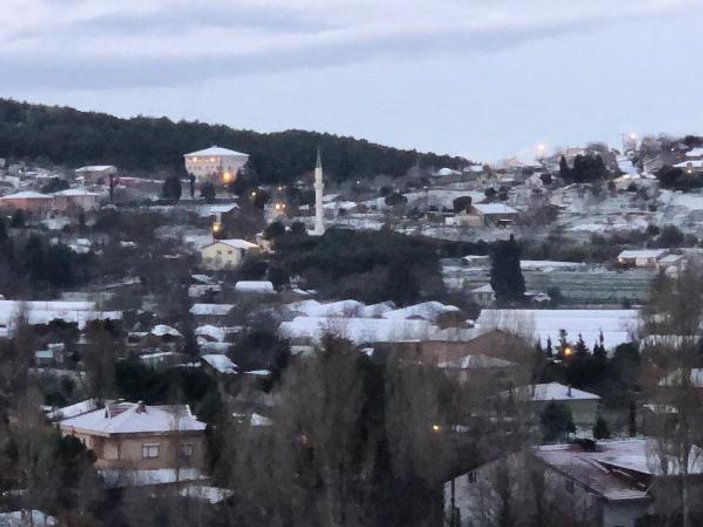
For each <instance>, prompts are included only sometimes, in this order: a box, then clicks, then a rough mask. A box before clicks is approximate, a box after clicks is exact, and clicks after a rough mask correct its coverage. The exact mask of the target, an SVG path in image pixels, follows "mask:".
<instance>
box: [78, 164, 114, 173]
mask: <svg viewBox="0 0 703 527" xmlns="http://www.w3.org/2000/svg"><path fill="white" fill-rule="evenodd" d="M109 170H115V166H114V165H88V166H85V167H81V168H77V169H76V172H78V173H83V172H107V171H109Z"/></svg>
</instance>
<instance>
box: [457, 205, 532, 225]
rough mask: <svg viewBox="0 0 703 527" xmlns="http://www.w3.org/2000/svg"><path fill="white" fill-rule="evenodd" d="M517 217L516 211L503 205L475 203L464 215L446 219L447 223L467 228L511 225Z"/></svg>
mask: <svg viewBox="0 0 703 527" xmlns="http://www.w3.org/2000/svg"><path fill="white" fill-rule="evenodd" d="M518 216H519V212H518V211H517V210H515V209H514V208H512V207H509V206H508V205H505V204H503V203H477V204H475V205H471V207H470V208H469V209H468V211H467V212H466V213H462V214H457V215H456V216H454V217H453V218H447V223H448V224H452V225H468V226H469V227H487V226H490V225H495V226H507V225H510V224H512V223H513V222H514V221H515V220H516V219H517V218H518ZM449 220H451V221H449Z"/></svg>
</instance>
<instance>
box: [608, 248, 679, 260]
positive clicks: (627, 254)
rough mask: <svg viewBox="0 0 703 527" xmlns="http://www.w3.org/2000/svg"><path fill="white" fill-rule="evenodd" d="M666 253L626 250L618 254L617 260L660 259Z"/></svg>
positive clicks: (661, 251)
mask: <svg viewBox="0 0 703 527" xmlns="http://www.w3.org/2000/svg"><path fill="white" fill-rule="evenodd" d="M666 253H667V250H666V249H628V250H625V251H622V252H621V253H620V254H618V259H619V260H630V259H637V258H661V257H662V256H664V255H665V254H666Z"/></svg>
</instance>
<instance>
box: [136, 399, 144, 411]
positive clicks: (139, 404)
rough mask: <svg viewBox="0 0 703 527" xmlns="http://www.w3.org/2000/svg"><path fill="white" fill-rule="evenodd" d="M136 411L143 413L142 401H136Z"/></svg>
mask: <svg viewBox="0 0 703 527" xmlns="http://www.w3.org/2000/svg"><path fill="white" fill-rule="evenodd" d="M136 412H137V413H138V414H145V413H146V404H144V401H138V402H137V410H136Z"/></svg>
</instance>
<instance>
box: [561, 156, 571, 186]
mask: <svg viewBox="0 0 703 527" xmlns="http://www.w3.org/2000/svg"><path fill="white" fill-rule="evenodd" d="M559 177H560V178H562V179H563V180H564V181H570V180H571V169H570V168H569V163H567V162H566V158H565V157H564V156H561V159H560V160H559Z"/></svg>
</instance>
